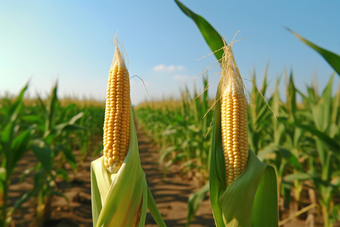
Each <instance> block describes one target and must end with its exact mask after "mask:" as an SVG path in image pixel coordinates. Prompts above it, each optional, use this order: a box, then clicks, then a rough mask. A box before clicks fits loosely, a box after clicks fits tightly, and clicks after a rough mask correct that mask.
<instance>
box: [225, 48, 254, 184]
mask: <svg viewBox="0 0 340 227" xmlns="http://www.w3.org/2000/svg"><path fill="white" fill-rule="evenodd" d="M224 54H225V56H224V57H223V59H222V77H225V78H224V80H225V81H224V82H223V83H222V95H221V129H222V147H223V153H224V159H225V166H226V184H227V186H229V185H230V184H231V183H232V182H233V181H234V180H235V179H236V178H237V177H238V176H239V175H240V174H241V173H242V172H243V171H244V169H245V168H246V166H247V162H248V130H247V99H246V96H245V94H244V89H243V88H244V85H243V82H242V78H241V76H240V75H239V70H238V68H237V65H236V62H235V60H234V57H233V53H232V51H231V46H228V47H226V48H225V53H224Z"/></svg>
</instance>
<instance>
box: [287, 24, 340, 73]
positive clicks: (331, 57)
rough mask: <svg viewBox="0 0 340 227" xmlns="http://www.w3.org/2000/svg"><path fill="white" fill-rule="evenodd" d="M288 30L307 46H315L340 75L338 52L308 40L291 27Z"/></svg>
mask: <svg viewBox="0 0 340 227" xmlns="http://www.w3.org/2000/svg"><path fill="white" fill-rule="evenodd" d="M285 28H286V29H287V30H288V31H290V32H291V33H293V35H295V37H296V38H298V39H299V40H301V41H302V42H303V43H305V44H306V45H307V46H309V47H311V48H313V49H314V50H315V51H317V52H318V53H319V54H321V56H322V57H323V58H324V59H325V60H326V61H327V62H328V63H329V64H330V65H331V67H332V68H333V69H334V70H335V71H336V72H337V73H338V75H339V76H340V56H339V55H337V54H334V53H332V52H330V51H328V50H325V49H323V48H321V47H319V46H317V45H315V44H314V43H312V42H310V41H308V40H307V39H305V38H303V37H302V36H300V35H299V34H297V33H295V32H293V31H292V30H290V29H289V28H287V27H285Z"/></svg>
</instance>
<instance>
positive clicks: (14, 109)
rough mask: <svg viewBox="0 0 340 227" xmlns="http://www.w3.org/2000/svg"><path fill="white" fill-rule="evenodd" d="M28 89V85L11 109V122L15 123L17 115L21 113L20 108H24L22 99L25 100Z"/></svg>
mask: <svg viewBox="0 0 340 227" xmlns="http://www.w3.org/2000/svg"><path fill="white" fill-rule="evenodd" d="M27 88H28V83H27V84H26V85H25V87H24V88H23V89H22V90H21V91H20V94H19V95H18V97H17V98H16V100H15V102H14V104H13V105H12V106H11V107H10V109H9V117H10V121H15V119H16V118H17V115H18V113H19V111H20V108H21V106H22V99H23V98H24V94H25V91H26V90H27Z"/></svg>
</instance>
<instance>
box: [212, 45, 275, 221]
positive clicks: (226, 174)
mask: <svg viewBox="0 0 340 227" xmlns="http://www.w3.org/2000/svg"><path fill="white" fill-rule="evenodd" d="M223 50H224V54H223V58H222V63H221V66H222V75H221V79H220V83H219V87H218V91H217V94H216V100H217V102H216V106H215V113H214V123H213V136H212V147H211V159H210V172H209V186H210V187H209V189H210V200H211V206H212V209H213V214H214V219H215V223H216V225H217V226H218V227H222V226H228V227H234V226H235V227H236V226H255V227H274V226H278V208H277V188H276V187H277V186H276V174H275V170H274V168H273V167H271V166H269V165H267V164H265V163H263V162H261V161H260V160H259V159H258V158H257V156H256V155H255V154H254V152H253V151H252V150H250V149H249V148H248V136H247V115H246V114H247V101H246V97H245V93H244V85H243V82H242V78H241V76H240V73H239V70H238V68H237V65H236V62H235V59H234V57H233V52H232V50H231V45H229V46H226V45H224V48H223Z"/></svg>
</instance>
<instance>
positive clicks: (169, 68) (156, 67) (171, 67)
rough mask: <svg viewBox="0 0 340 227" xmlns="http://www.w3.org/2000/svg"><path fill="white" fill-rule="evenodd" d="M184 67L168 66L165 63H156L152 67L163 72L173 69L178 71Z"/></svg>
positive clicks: (172, 70)
mask: <svg viewBox="0 0 340 227" xmlns="http://www.w3.org/2000/svg"><path fill="white" fill-rule="evenodd" d="M183 69H184V67H183V66H181V65H179V66H174V65H170V66H165V65H163V64H162V65H157V66H155V67H154V68H153V70H154V71H156V72H159V71H163V72H174V71H180V70H183Z"/></svg>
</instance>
